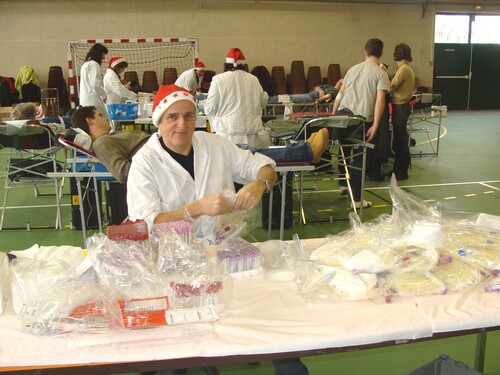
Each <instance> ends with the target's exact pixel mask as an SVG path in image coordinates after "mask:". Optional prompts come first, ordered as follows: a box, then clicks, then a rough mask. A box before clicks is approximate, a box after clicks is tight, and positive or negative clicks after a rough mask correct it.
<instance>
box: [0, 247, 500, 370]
mask: <svg viewBox="0 0 500 375" xmlns="http://www.w3.org/2000/svg"><path fill="white" fill-rule="evenodd" d="M317 241H318V240H308V241H305V244H306V247H308V246H311V245H312V244H314V243H316V244H317ZM499 322H500V293H485V292H484V291H483V285H482V284H479V285H477V286H475V287H473V288H471V289H467V290H466V291H464V292H463V293H461V294H455V295H439V296H428V297H418V298H408V299H398V300H396V301H395V302H393V303H390V304H385V303H380V304H377V303H374V302H372V301H369V300H364V301H342V302H336V303H324V304H314V305H312V304H307V303H306V302H304V300H303V299H302V297H301V295H300V294H299V292H298V290H297V286H296V285H295V283H293V282H285V283H272V282H268V281H265V280H263V278H262V277H261V276H253V277H251V278H245V279H236V280H235V281H234V286H233V292H232V297H231V299H230V300H228V301H227V304H226V306H225V309H224V310H223V311H222V312H221V313H220V320H219V321H217V322H215V323H213V324H209V323H199V324H198V325H191V327H190V326H188V325H185V326H176V327H163V328H160V329H149V330H138V331H127V332H126V333H118V332H114V333H110V334H109V335H108V337H107V338H106V337H105V336H103V337H105V340H104V341H106V340H108V339H109V342H112V341H123V340H122V339H121V338H120V337H122V338H123V337H124V336H123V335H128V338H129V339H130V340H131V342H129V343H126V344H124V343H123V342H122V343H116V342H115V343H113V344H108V345H106V346H105V347H102V346H100V347H99V346H90V347H85V348H82V347H78V346H79V345H83V342H82V341H81V340H80V341H79V339H78V338H75V337H73V338H70V339H68V338H62V337H39V336H34V335H32V334H30V333H24V332H22V331H21V324H20V321H19V320H18V319H17V317H16V316H15V315H14V314H13V312H12V306H11V304H9V306H8V307H7V310H6V311H5V312H4V315H3V316H1V317H0V363H1V365H2V366H3V367H4V369H5V367H10V366H41V365H55V364H57V365H64V364H89V363H99V362H106V363H110V362H134V361H148V360H159V359H172V358H186V357H196V356H209V357H213V356H228V355H241V354H264V353H278V352H288V351H301V350H313V349H323V348H335V347H356V346H360V345H366V344H374V343H381V342H385V341H392V340H407V339H417V338H423V337H430V336H432V334H433V333H435V332H449V331H460V330H465V329H471V328H480V327H494V326H498V325H499ZM193 326H196V327H193ZM193 330H194V331H193ZM179 332H180V333H179ZM196 332H197V333H196ZM179 334H180V336H179ZM120 335H121V336H120ZM140 340H144V341H140ZM75 346H76V347H75Z"/></svg>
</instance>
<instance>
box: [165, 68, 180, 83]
mask: <svg viewBox="0 0 500 375" xmlns="http://www.w3.org/2000/svg"><path fill="white" fill-rule="evenodd" d="M177 78H178V75H177V68H165V69H163V84H164V85H172V84H174V83H175V81H177Z"/></svg>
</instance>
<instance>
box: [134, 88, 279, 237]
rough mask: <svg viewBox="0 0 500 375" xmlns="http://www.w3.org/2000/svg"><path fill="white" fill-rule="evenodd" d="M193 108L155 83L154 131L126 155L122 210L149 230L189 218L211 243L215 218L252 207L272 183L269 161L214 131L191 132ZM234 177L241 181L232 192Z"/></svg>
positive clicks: (177, 92) (185, 95)
mask: <svg viewBox="0 0 500 375" xmlns="http://www.w3.org/2000/svg"><path fill="white" fill-rule="evenodd" d="M196 111H197V107H196V100H195V97H194V96H193V95H192V94H191V93H190V92H189V91H187V90H186V89H184V88H181V87H179V86H176V85H169V86H163V85H162V86H160V88H159V90H158V93H157V94H156V96H155V99H154V103H153V115H152V121H153V124H154V125H156V126H157V127H158V133H156V134H153V135H152V136H151V137H150V139H149V140H148V142H147V143H146V144H145V145H144V146H143V147H142V148H141V149H140V150H139V151H138V152H137V153H136V154H135V156H134V157H133V159H132V165H131V167H130V172H129V176H128V181H127V203H128V212H129V217H130V220H139V219H143V220H145V221H146V222H147V224H148V227H149V228H150V229H151V228H152V226H153V224H154V223H162V222H170V221H179V220H188V221H192V222H193V225H194V231H195V234H196V235H197V236H199V237H203V238H206V239H207V240H209V241H211V242H215V240H216V235H215V232H216V217H217V216H219V215H223V214H227V213H230V212H232V211H234V210H243V209H245V210H251V209H253V208H255V207H256V205H257V204H258V203H259V202H260V200H261V198H262V195H263V194H264V192H266V191H269V190H270V188H271V187H272V186H273V185H274V184H275V182H276V173H275V171H274V168H273V167H274V165H275V162H274V161H273V160H272V159H270V158H268V157H266V156H264V155H261V154H252V153H251V152H250V151H246V150H242V149H240V148H238V147H237V146H236V145H235V144H234V143H232V142H230V141H229V140H227V139H225V138H223V137H221V136H219V135H216V134H211V133H207V132H201V131H198V132H195V121H196ZM234 181H236V182H238V183H242V184H245V185H244V187H243V188H242V189H240V190H239V191H238V193H235V190H234ZM223 193H229V195H232V196H234V199H229V198H227V194H223Z"/></svg>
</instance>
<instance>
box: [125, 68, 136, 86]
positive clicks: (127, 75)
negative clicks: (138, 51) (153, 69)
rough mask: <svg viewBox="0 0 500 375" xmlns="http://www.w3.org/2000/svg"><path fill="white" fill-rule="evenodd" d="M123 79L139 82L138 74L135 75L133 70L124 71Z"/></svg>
mask: <svg viewBox="0 0 500 375" xmlns="http://www.w3.org/2000/svg"><path fill="white" fill-rule="evenodd" d="M123 79H124V80H125V81H128V82H134V81H135V82H136V83H137V84H139V76H138V75H137V72H134V71H133V70H131V71H128V72H125V74H124V75H123Z"/></svg>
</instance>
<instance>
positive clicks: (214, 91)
mask: <svg viewBox="0 0 500 375" xmlns="http://www.w3.org/2000/svg"><path fill="white" fill-rule="evenodd" d="M244 63H245V56H244V55H243V52H242V51H241V50H240V49H239V48H231V50H230V51H229V53H228V54H227V56H226V63H225V64H224V73H221V74H217V75H216V76H214V77H213V78H212V82H211V84H210V89H209V90H208V96H207V101H206V103H205V114H206V115H207V116H208V119H209V121H210V126H211V128H212V131H214V132H215V133H217V134H220V135H222V136H223V137H225V138H228V139H230V140H231V141H232V142H233V143H236V144H246V145H249V146H250V147H255V148H260V147H267V146H269V137H268V135H267V132H265V131H264V127H263V126H262V118H261V116H262V109H263V108H265V106H266V105H267V101H268V99H269V97H268V95H267V93H266V92H265V91H264V90H263V89H262V86H261V85H260V83H259V80H258V79H257V77H255V76H254V75H252V74H250V73H247V72H246V71H245V66H244ZM262 141H264V142H262Z"/></svg>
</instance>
